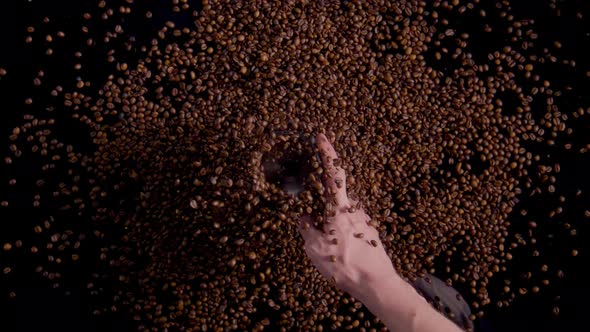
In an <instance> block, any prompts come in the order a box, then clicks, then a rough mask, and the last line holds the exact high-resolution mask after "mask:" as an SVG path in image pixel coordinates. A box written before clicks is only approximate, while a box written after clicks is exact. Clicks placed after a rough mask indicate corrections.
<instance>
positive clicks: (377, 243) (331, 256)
mask: <svg viewBox="0 0 590 332" xmlns="http://www.w3.org/2000/svg"><path fill="white" fill-rule="evenodd" d="M316 144H317V147H318V149H319V151H320V155H321V159H322V163H323V166H324V170H325V171H324V178H323V182H324V187H325V188H326V197H327V201H328V203H327V206H326V213H325V215H326V220H325V223H324V229H323V231H324V232H323V233H322V232H321V231H319V230H317V229H315V228H314V227H312V220H311V217H309V216H304V217H302V218H300V221H299V231H300V233H301V235H302V237H303V239H304V240H305V251H306V253H307V255H308V256H309V258H310V259H311V261H312V263H313V264H314V266H315V267H316V268H317V269H318V270H319V271H320V273H321V274H322V275H323V276H324V277H325V278H326V279H328V280H331V281H332V282H333V283H335V285H336V286H337V287H338V288H340V289H342V290H344V291H346V292H348V293H349V294H350V295H352V296H354V297H355V298H357V299H359V300H361V301H365V300H367V297H368V296H369V294H371V293H372V292H373V291H374V287H376V285H377V284H378V283H379V282H380V281H383V280H398V279H399V280H400V281H401V280H402V279H401V277H400V276H399V275H398V274H397V272H396V271H395V269H394V267H393V264H392V263H391V259H390V258H389V256H387V253H386V252H385V248H384V247H383V244H382V243H381V240H380V239H379V233H378V232H377V229H376V228H375V227H374V226H373V225H372V224H371V218H370V217H369V216H368V215H367V214H366V213H365V211H364V210H363V209H362V208H358V202H357V201H354V200H351V199H349V197H348V194H347V191H346V174H345V172H344V169H342V168H341V167H337V166H335V161H336V160H337V159H338V155H337V154H336V151H335V150H334V147H333V146H332V144H330V142H329V141H328V139H327V138H326V136H325V135H323V134H319V135H317V137H316Z"/></svg>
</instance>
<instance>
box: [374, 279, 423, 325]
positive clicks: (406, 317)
mask: <svg viewBox="0 0 590 332" xmlns="http://www.w3.org/2000/svg"><path fill="white" fill-rule="evenodd" d="M363 303H364V304H365V306H366V307H367V308H368V309H369V310H370V311H371V312H372V313H373V314H374V315H375V316H377V317H379V318H380V319H381V320H382V321H383V323H384V324H385V325H386V326H387V327H389V329H390V330H394V331H414V326H415V324H416V317H417V315H418V314H421V313H423V312H424V310H425V309H426V308H427V307H429V304H428V303H427V302H426V300H424V298H422V297H421V296H420V295H419V294H418V293H417V292H416V290H415V289H414V288H413V287H412V286H411V285H410V284H408V283H407V282H406V281H404V280H403V279H402V278H401V276H399V275H398V274H397V273H396V274H395V276H391V277H388V278H382V279H380V280H377V281H375V282H373V283H371V286H370V287H369V291H368V292H367V296H366V299H365V301H364V302H363Z"/></svg>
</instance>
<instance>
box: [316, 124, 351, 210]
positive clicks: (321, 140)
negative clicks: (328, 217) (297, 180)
mask: <svg viewBox="0 0 590 332" xmlns="http://www.w3.org/2000/svg"><path fill="white" fill-rule="evenodd" d="M316 144H317V147H318V149H319V151H320V157H321V159H322V164H323V165H324V168H325V170H326V173H324V186H325V187H326V188H327V195H333V196H334V197H335V200H336V202H334V203H335V205H336V206H338V207H343V206H347V205H348V204H349V202H348V194H347V193H346V173H345V172H344V169H342V168H341V167H338V166H336V165H338V162H337V160H338V155H337V154H336V150H334V147H333V146H332V144H330V141H328V138H327V137H326V135H324V134H319V135H317V137H316Z"/></svg>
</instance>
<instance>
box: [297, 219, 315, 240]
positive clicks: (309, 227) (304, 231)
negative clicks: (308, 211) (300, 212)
mask: <svg viewBox="0 0 590 332" xmlns="http://www.w3.org/2000/svg"><path fill="white" fill-rule="evenodd" d="M297 229H298V230H299V233H300V234H301V236H302V237H303V240H304V241H305V243H306V244H308V243H311V242H314V241H317V239H318V238H320V237H321V234H320V231H318V230H317V229H315V228H314V227H313V224H312V219H311V217H310V216H303V217H301V218H299V223H298V224H297Z"/></svg>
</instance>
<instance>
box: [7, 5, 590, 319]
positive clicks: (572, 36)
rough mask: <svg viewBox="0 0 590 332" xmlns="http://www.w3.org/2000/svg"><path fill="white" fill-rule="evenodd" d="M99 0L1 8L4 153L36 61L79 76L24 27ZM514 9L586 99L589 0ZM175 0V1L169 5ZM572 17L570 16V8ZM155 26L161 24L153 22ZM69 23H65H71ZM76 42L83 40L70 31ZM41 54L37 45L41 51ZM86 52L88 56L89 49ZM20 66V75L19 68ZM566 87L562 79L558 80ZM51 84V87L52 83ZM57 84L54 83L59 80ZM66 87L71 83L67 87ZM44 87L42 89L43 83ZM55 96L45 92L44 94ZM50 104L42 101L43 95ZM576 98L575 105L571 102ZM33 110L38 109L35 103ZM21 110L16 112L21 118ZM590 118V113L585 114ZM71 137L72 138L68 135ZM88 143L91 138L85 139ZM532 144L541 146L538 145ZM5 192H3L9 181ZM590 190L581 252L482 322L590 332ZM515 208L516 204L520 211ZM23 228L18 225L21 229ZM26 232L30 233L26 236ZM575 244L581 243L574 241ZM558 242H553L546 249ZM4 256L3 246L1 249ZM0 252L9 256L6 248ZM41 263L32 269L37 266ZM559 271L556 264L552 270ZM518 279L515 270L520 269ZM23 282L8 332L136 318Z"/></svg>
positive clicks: (20, 212)
mask: <svg viewBox="0 0 590 332" xmlns="http://www.w3.org/2000/svg"><path fill="white" fill-rule="evenodd" d="M92 2H93V1H89V2H84V1H76V2H74V1H65V0H59V1H34V2H33V3H29V2H27V1H3V2H2V3H1V5H0V6H1V7H0V45H1V51H0V67H4V68H6V69H7V70H8V71H9V73H11V75H10V76H9V78H8V77H7V78H6V79H2V80H1V81H0V103H1V104H0V110H1V111H0V124H1V125H0V143H1V145H0V149H1V150H0V151H1V153H2V154H3V155H4V154H5V153H6V152H7V149H6V147H7V140H6V138H7V137H8V135H9V133H10V130H11V128H12V127H13V126H14V125H16V124H17V123H18V121H20V114H23V113H24V112H23V109H24V104H23V101H24V99H25V98H26V97H28V93H29V92H30V91H37V92H38V91H39V88H34V87H33V86H32V83H31V81H32V77H33V76H34V75H33V73H35V72H36V70H37V69H38V68H47V67H48V66H53V67H54V70H53V71H52V72H51V73H48V74H47V75H46V78H45V79H44V82H52V81H55V82H58V81H69V82H71V81H72V78H73V77H75V75H74V73H73V71H72V70H71V68H61V67H60V66H59V64H60V63H61V62H60V59H61V60H63V63H69V62H68V59H67V57H66V55H64V56H63V58H60V55H59V54H56V56H55V57H54V59H56V60H52V61H53V62H47V63H44V62H43V61H45V60H42V59H44V57H40V56H33V54H37V53H39V52H42V51H43V50H36V49H31V48H30V47H26V46H25V45H24V42H23V40H24V35H25V27H26V26H27V25H29V24H33V25H37V23H38V22H40V21H41V20H42V18H43V16H45V15H47V16H50V17H54V16H55V17H56V18H59V17H61V20H59V19H56V21H58V22H63V24H64V25H70V26H76V24H79V21H77V17H79V13H80V12H81V10H82V8H83V7H88V8H90V6H88V5H85V4H87V3H92ZM513 3H514V6H515V11H516V13H517V14H518V15H522V17H534V18H535V19H536V21H537V24H536V26H535V29H536V30H537V32H538V33H539V35H540V40H541V42H540V44H541V45H542V41H545V42H546V44H547V45H550V44H551V43H552V41H553V40H556V39H559V40H561V42H562V44H563V45H564V47H563V48H562V49H561V52H562V53H563V54H562V55H563V56H567V57H570V58H574V59H576V61H577V63H578V67H577V68H578V69H577V70H576V71H572V72H564V71H561V70H558V69H555V68H553V69H552V68H547V71H546V75H547V76H548V78H549V79H550V80H552V82H553V81H554V82H559V81H565V82H570V84H573V85H574V87H575V89H574V90H573V91H572V92H571V97H570V101H571V105H569V106H570V107H574V106H575V105H587V104H588V91H590V90H589V88H590V86H589V84H588V78H587V77H586V75H585V73H586V71H588V70H590V62H589V61H588V60H587V59H590V53H589V51H588V47H587V45H589V44H590V38H589V35H588V33H590V29H588V23H587V22H588V20H589V19H590V11H588V10H586V8H583V7H588V4H587V3H586V1H564V2H559V3H560V4H561V5H560V6H562V8H564V9H563V11H562V17H556V16H555V12H554V11H551V10H549V9H548V6H547V3H548V1H513ZM157 5H158V1H146V6H152V7H153V6H157ZM166 8H167V7H166ZM161 9H162V11H161V14H162V15H161V16H159V17H160V20H161V21H163V20H164V18H165V8H161ZM576 10H580V11H582V12H584V13H585V17H584V20H583V21H582V23H583V24H580V22H579V21H576V20H574V19H573V18H572V17H573V16H572V13H573V14H575V12H576ZM568 15H569V16H568ZM141 23H142V21H141V19H140V18H139V16H138V17H136V19H135V20H130V21H129V22H128V24H129V27H128V29H127V31H132V33H134V34H135V35H136V37H137V39H138V40H142V38H145V37H146V36H149V35H150V33H152V32H153V30H154V29H153V27H150V26H145V25H141ZM155 26H157V24H155ZM64 29H65V28H64ZM71 38H72V40H73V41H74V40H75V38H74V37H71ZM35 52H37V53H35ZM104 52H105V49H102V48H100V47H97V48H96V49H95V50H94V51H92V52H88V56H87V58H86V59H87V60H86V61H88V62H89V63H90V64H92V65H88V66H86V67H85V68H87V69H85V70H87V71H88V72H87V75H86V78H90V77H92V78H93V80H94V86H95V87H97V86H100V82H102V81H104V79H105V74H106V73H108V72H109V71H110V70H112V69H113V67H112V64H108V63H106V62H105V61H98V62H93V61H94V60H93V59H104V58H105V56H104ZM85 57H86V56H85ZM13 73H19V74H18V75H13ZM557 85H559V84H557ZM49 86H52V85H51V84H50V85H49ZM53 86H54V85H53ZM65 88H66V89H67V87H65ZM35 89H36V90H35ZM46 94H47V93H46ZM40 103H41V104H42V102H40ZM566 106H568V105H566ZM31 112H34V109H33V110H31ZM17 115H18V116H17ZM586 120H587V118H586ZM574 128H575V129H574V130H575V137H573V138H572V139H571V140H573V141H575V142H588V141H589V140H588V135H589V134H588V133H589V132H590V127H589V124H588V122H587V121H585V122H582V121H579V122H577V123H576V125H575V126H574ZM78 134H79V132H76V131H75V130H68V131H64V133H63V135H70V138H75V139H76V140H77V141H80V140H81V137H78V136H77V135H78ZM70 140H71V139H70ZM80 144H83V143H80ZM531 149H534V147H531ZM543 152H544V153H545V154H547V153H550V154H552V158H554V159H558V160H559V161H560V163H561V166H562V168H563V169H567V170H568V171H567V172H563V173H562V176H561V177H560V179H559V181H560V184H561V186H560V187H562V188H566V189H565V190H568V191H570V192H572V193H573V192H575V190H576V189H577V188H582V189H590V183H589V178H588V176H587V170H589V169H590V160H589V158H588V155H586V156H584V157H580V156H576V155H574V154H573V153H563V152H560V151H558V150H557V149H556V150H555V151H551V150H547V151H543ZM1 167H2V168H0V170H1V171H2V181H4V180H5V177H4V175H5V174H6V172H7V171H8V169H7V168H6V167H4V165H2V166H1ZM18 172H19V173H20V174H24V175H26V174H30V172H33V170H28V169H20V170H19V171H18ZM0 188H1V189H0V190H4V188H5V186H4V184H2V187H0ZM10 195H16V197H17V201H23V202H25V201H27V199H28V200H29V201H30V197H28V196H27V195H26V192H24V191H23V192H11V193H10ZM587 198H588V195H587V194H586V195H583V196H582V198H581V199H578V200H572V201H568V203H567V207H566V208H564V210H565V211H566V214H565V216H564V217H563V218H562V219H563V220H569V221H570V222H571V223H572V224H574V225H576V228H577V230H578V236H577V239H573V240H572V239H570V238H569V237H561V239H562V241H565V242H567V243H561V242H559V241H558V240H556V241H554V242H553V243H552V244H551V245H550V247H551V246H553V247H558V248H559V247H560V246H562V245H563V246H566V245H567V246H568V247H570V246H572V245H574V246H576V247H577V248H579V251H580V255H579V257H577V258H576V259H573V258H572V257H570V256H569V255H567V252H565V251H559V250H554V251H550V250H548V252H552V253H549V259H550V260H553V261H555V262H561V264H560V265H563V266H564V270H565V272H566V278H565V279H564V280H562V281H561V282H559V283H557V284H556V285H555V287H554V289H553V288H552V289H550V290H548V291H547V292H543V291H542V292H541V293H540V294H538V295H532V294H529V295H527V296H524V297H522V298H519V299H518V300H516V301H515V302H514V304H513V305H512V307H510V308H509V309H502V310H491V311H490V313H489V315H488V316H487V317H486V318H485V319H484V320H483V321H478V322H477V323H478V325H479V330H480V331H566V330H582V331H584V330H588V329H589V328H588V324H587V323H586V322H587V320H586V319H585V318H586V316H587V315H588V313H589V312H590V305H589V303H590V287H589V286H588V274H587V273H585V272H584V270H586V269H587V263H588V262H589V260H588V255H589V254H590V253H589V252H588V249H590V247H589V246H588V245H587V243H588V242H589V241H590V237H589V235H588V232H589V231H590V229H589V227H588V223H589V222H590V221H589V220H588V219H585V220H583V211H584V210H585V209H588V208H589V207H590V204H589V202H588V200H587ZM522 204H523V206H526V205H527V204H528V205H530V207H529V210H537V211H538V213H542V211H543V206H542V202H540V201H532V202H526V201H525V202H523V203H522ZM25 207H26V204H24V203H23V205H22V206H21V207H16V208H13V209H11V213H13V214H14V215H4V212H3V215H2V216H1V217H0V221H1V223H2V225H1V226H0V243H2V242H3V240H5V237H7V236H8V234H9V232H8V230H9V229H10V230H11V231H15V229H19V228H22V229H29V228H28V224H27V220H28V219H29V218H31V217H33V215H32V213H31V212H30V209H26V208H25ZM515 211H517V210H516V209H515ZM17 233H18V234H20V232H18V231H17ZM25 240H26V239H25ZM572 242H573V243H572ZM548 249H550V248H548ZM0 254H1V253H0ZM0 259H3V256H1V255H0ZM515 264H518V265H521V266H526V265H527V264H533V263H532V262H527V261H519V262H515ZM33 268H34V267H33ZM91 268H92V266H91V265H89V266H82V267H81V268H80V271H77V272H78V273H79V274H80V275H84V273H88V272H90V271H91ZM552 273H554V271H553V272H552ZM515 277H516V276H515ZM11 281H12V282H13V284H14V285H15V288H16V291H17V293H18V296H17V297H16V299H14V300H6V298H5V297H4V294H5V293H3V292H1V293H0V296H2V300H1V301H0V331H37V330H42V331H131V330H133V324H132V322H131V320H130V319H129V318H128V317H125V316H124V315H109V316H106V317H102V318H100V319H98V318H94V317H93V315H92V308H91V305H90V300H89V298H88V297H87V296H86V295H83V294H84V293H83V292H76V291H73V293H72V295H70V296H65V295H63V290H59V289H58V290H52V289H51V287H50V284H49V283H47V282H45V281H40V280H39V278H38V277H37V276H36V275H35V274H34V273H32V272H31V273H29V274H26V273H25V274H23V276H22V277H21V275H20V274H19V279H18V280H11ZM5 286H6V285H0V291H4V287H5ZM557 294H559V295H560V296H561V298H560V300H559V301H557V302H555V301H554V300H555V296H556V295H557ZM555 304H557V305H558V306H559V308H560V314H559V316H557V317H555V316H553V315H552V314H551V311H552V308H553V306H554V305H555Z"/></svg>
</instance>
